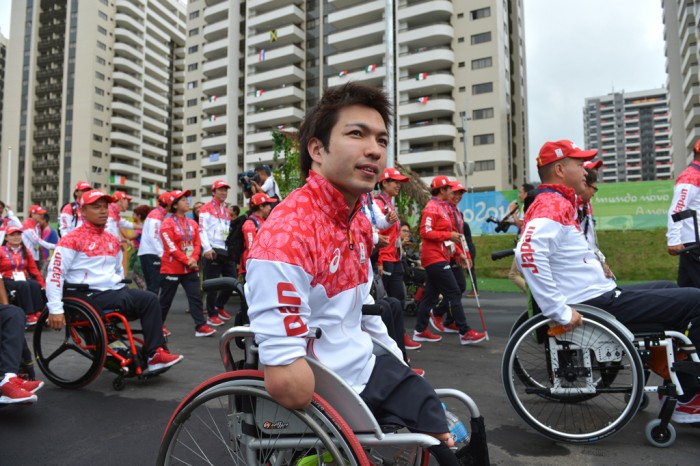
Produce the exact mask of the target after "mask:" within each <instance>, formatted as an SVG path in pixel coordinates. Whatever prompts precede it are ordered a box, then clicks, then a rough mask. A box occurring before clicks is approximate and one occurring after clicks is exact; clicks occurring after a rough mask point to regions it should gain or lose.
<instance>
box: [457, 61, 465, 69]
mask: <svg viewBox="0 0 700 466" xmlns="http://www.w3.org/2000/svg"><path fill="white" fill-rule="evenodd" d="M464 65H465V63H464V62H463V61H461V62H459V63H458V64H457V66H458V67H459V68H464Z"/></svg>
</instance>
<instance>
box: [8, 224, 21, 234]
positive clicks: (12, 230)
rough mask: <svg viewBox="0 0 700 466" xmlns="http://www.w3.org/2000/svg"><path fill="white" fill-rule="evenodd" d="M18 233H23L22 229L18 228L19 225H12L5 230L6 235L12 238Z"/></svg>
mask: <svg viewBox="0 0 700 466" xmlns="http://www.w3.org/2000/svg"><path fill="white" fill-rule="evenodd" d="M18 231H19V232H20V233H21V232H22V227H18V226H17V225H15V224H12V225H10V226H9V227H7V228H6V229H5V234H6V235H7V236H10V235H11V234H12V233H17V232H18Z"/></svg>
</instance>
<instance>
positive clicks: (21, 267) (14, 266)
mask: <svg viewBox="0 0 700 466" xmlns="http://www.w3.org/2000/svg"><path fill="white" fill-rule="evenodd" d="M5 252H7V258H8V259H10V265H11V266H12V271H13V272H14V271H15V270H19V271H20V272H24V256H23V255H22V253H21V252H20V254H19V257H20V259H21V261H20V262H19V267H17V263H16V262H15V259H14V256H13V254H12V250H11V249H10V247H9V246H5Z"/></svg>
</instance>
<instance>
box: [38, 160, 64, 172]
mask: <svg viewBox="0 0 700 466" xmlns="http://www.w3.org/2000/svg"><path fill="white" fill-rule="evenodd" d="M60 167H61V161H60V160H58V159H53V160H35V161H34V162H32V168H34V169H41V168H49V169H56V170H57V169H58V168H60Z"/></svg>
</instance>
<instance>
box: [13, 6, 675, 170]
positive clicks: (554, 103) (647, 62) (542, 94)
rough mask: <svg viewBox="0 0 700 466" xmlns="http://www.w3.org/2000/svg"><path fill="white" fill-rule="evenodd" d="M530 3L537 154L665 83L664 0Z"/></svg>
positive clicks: (577, 138)
mask: <svg viewBox="0 0 700 466" xmlns="http://www.w3.org/2000/svg"><path fill="white" fill-rule="evenodd" d="M459 1H468V0H459ZM11 3H12V2H11V0H0V32H2V34H3V35H4V36H5V37H8V36H9V34H10V27H9V23H10V4H11ZM522 3H523V5H524V8H525V47H526V54H527V55H526V56H527V92H528V106H529V126H530V128H529V129H530V134H529V138H530V159H531V161H532V160H534V158H535V156H536V155H537V152H538V150H539V148H540V146H541V145H542V143H543V142H545V141H547V140H557V139H571V140H573V141H574V142H577V143H578V144H580V145H583V143H584V141H583V117H582V109H583V104H584V99H585V98H586V97H594V96H599V95H605V94H607V93H610V92H612V91H613V90H615V91H622V90H625V91H627V92H632V91H641V90H645V89H655V88H659V87H663V86H664V85H665V83H666V72H665V58H664V41H663V21H662V11H661V0H585V1H582V0H522ZM530 166H531V167H532V168H534V165H533V164H532V163H531V165H530ZM532 173H535V174H536V171H535V170H532Z"/></svg>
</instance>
